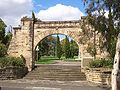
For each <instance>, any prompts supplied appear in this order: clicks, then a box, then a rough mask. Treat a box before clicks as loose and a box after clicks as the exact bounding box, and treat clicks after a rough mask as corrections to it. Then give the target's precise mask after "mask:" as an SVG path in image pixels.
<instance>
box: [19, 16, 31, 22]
mask: <svg viewBox="0 0 120 90" xmlns="http://www.w3.org/2000/svg"><path fill="white" fill-rule="evenodd" d="M21 21H32V18H28V17H27V16H25V17H23V18H21Z"/></svg>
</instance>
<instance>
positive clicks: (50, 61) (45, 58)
mask: <svg viewBox="0 0 120 90" xmlns="http://www.w3.org/2000/svg"><path fill="white" fill-rule="evenodd" d="M76 58H78V57H77V56H75V58H68V59H66V58H65V57H61V59H58V58H57V57H54V56H42V57H41V58H40V59H39V60H37V61H35V63H36V64H54V63H56V60H62V61H75V59H76Z"/></svg>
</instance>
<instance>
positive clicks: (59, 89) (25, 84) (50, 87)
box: [0, 79, 111, 90]
mask: <svg viewBox="0 0 120 90" xmlns="http://www.w3.org/2000/svg"><path fill="white" fill-rule="evenodd" d="M0 87H1V90H111V89H110V88H102V87H100V86H98V85H95V84H93V83H90V82H87V81H49V80H23V79H20V80H9V81H8V80H4V81H0Z"/></svg>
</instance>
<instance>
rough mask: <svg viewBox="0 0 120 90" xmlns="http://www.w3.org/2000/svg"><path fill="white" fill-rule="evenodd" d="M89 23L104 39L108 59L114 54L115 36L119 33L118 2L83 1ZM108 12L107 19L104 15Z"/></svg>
mask: <svg viewBox="0 0 120 90" xmlns="http://www.w3.org/2000/svg"><path fill="white" fill-rule="evenodd" d="M84 2H85V5H86V7H87V8H86V12H87V14H88V18H87V19H88V21H89V23H90V24H91V25H92V26H93V27H94V28H95V30H97V31H98V32H100V33H101V34H102V36H103V37H104V38H105V40H104V43H103V47H104V48H106V49H107V51H108V52H109V54H110V57H111V58H113V57H114V54H115V45H116V40H117V34H118V33H119V32H120V26H119V24H120V22H119V21H120V13H118V12H120V1H119V0H84ZM106 12H108V13H109V14H108V17H106V16H105V13H106Z"/></svg>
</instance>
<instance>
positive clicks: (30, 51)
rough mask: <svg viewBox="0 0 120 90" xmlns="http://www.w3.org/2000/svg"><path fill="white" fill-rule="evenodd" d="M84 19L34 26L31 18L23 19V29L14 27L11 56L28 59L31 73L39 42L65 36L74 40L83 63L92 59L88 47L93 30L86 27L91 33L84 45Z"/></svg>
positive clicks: (39, 22)
mask: <svg viewBox="0 0 120 90" xmlns="http://www.w3.org/2000/svg"><path fill="white" fill-rule="evenodd" d="M83 21H84V19H81V20H77V21H37V22H36V23H35V24H34V31H33V21H32V19H31V18H26V17H25V18H22V19H21V27H14V28H13V29H14V31H13V32H12V33H13V37H12V40H11V43H10V46H9V49H8V54H9V55H10V56H15V57H19V56H20V55H23V56H24V58H25V59H26V65H27V67H28V69H29V71H31V70H32V68H33V67H34V49H35V47H36V45H37V44H38V42H39V41H41V40H42V39H43V38H44V37H46V36H48V35H51V34H59V33H60V34H65V35H68V36H70V37H72V38H73V39H74V41H75V42H76V43H77V44H78V47H79V56H80V58H81V60H82V61H83V58H84V57H91V56H90V54H88V53H87V51H86V47H87V45H88V42H91V41H92V40H93V37H94V35H93V30H94V29H93V28H91V26H90V25H88V24H87V25H86V26H85V27H86V29H88V32H89V33H91V36H90V40H88V41H87V42H85V43H84V44H83V43H81V41H82V40H83V38H84V35H85V34H83V31H82V29H81V26H82V23H83Z"/></svg>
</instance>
